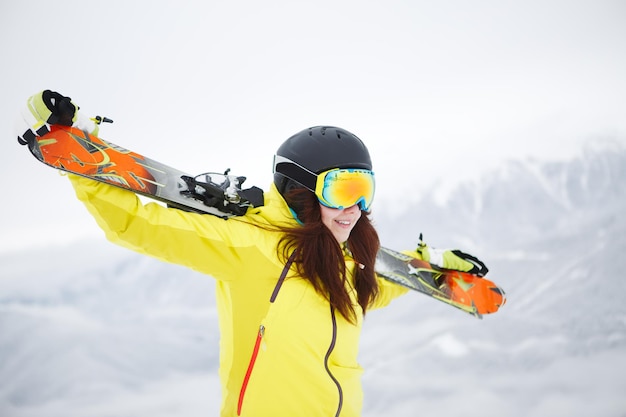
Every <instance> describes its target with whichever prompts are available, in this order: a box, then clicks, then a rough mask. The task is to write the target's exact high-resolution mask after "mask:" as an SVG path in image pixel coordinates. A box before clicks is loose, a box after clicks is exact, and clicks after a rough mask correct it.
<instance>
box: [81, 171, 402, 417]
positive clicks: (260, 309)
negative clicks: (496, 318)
mask: <svg viewBox="0 0 626 417" xmlns="http://www.w3.org/2000/svg"><path fill="white" fill-rule="evenodd" d="M70 179H71V181H72V184H73V185H74V188H75V190H76V194H77V196H78V198H79V199H80V200H81V201H82V202H83V203H84V204H85V205H86V207H87V209H88V210H89V211H90V213H91V214H92V215H93V216H94V218H95V219H96V222H97V223H98V225H99V226H100V227H101V228H102V229H103V230H104V232H105V234H106V237H107V238H108V239H109V240H111V241H112V242H114V243H117V244H120V245H122V246H124V247H127V248H129V249H132V250H134V251H136V252H139V253H143V254H146V255H150V256H153V257H156V258H158V259H161V260H163V261H167V262H172V263H176V264H181V265H185V266H187V267H189V268H192V269H194V270H196V271H200V272H203V273H206V274H208V275H211V276H212V277H214V278H215V279H216V283H217V284H216V286H217V291H216V294H217V295H216V298H217V309H218V316H219V327H220V370H219V376H220V380H221V384H222V406H221V416H222V417H231V416H261V417H279V416H289V417H297V416H306V417H316V416H320V417H322V416H323V417H328V416H341V417H356V416H360V414H361V407H362V400H363V393H362V388H361V381H360V378H361V374H362V368H361V367H360V366H359V364H358V363H357V351H358V342H359V336H360V332H361V324H362V319H363V317H362V312H361V311H360V308H358V309H357V313H358V321H357V323H356V324H352V323H350V322H348V321H347V320H345V319H344V318H343V316H341V314H338V313H335V312H334V311H333V310H332V309H331V307H330V304H329V303H328V301H327V300H326V299H325V298H324V297H323V296H321V295H320V294H318V293H317V292H316V291H315V290H314V289H313V288H312V287H311V285H310V284H309V282H308V281H307V280H305V279H302V278H301V277H299V276H297V274H296V272H295V268H289V267H286V266H285V262H284V261H281V259H280V257H279V256H278V249H277V248H278V242H279V239H280V237H281V234H280V232H277V231H273V230H271V226H272V225H293V224H295V220H294V219H293V217H292V215H291V213H290V211H289V208H288V206H287V205H286V203H285V201H284V200H283V198H282V196H281V195H280V194H279V193H278V191H277V190H276V189H275V187H274V186H273V185H272V188H271V189H270V191H268V192H267V193H266V194H265V205H264V206H263V207H260V208H258V209H253V210H249V211H248V214H246V215H245V216H242V217H233V218H230V219H228V220H224V219H221V218H218V217H215V216H211V215H203V214H196V213H188V212H185V211H181V210H177V209H169V208H166V207H164V206H163V205H161V204H158V203H148V204H146V205H144V204H142V202H141V200H140V199H139V198H137V196H136V195H135V194H134V193H132V192H130V191H126V190H123V189H120V188H117V187H113V186H110V185H107V184H103V183H99V182H96V181H92V180H88V179H85V178H81V177H78V176H74V175H70ZM264 226H265V227H264ZM268 226H270V227H268ZM346 266H347V269H348V270H349V271H353V270H354V267H355V263H354V260H353V259H351V258H350V257H349V255H346ZM283 273H285V274H286V277H285V279H284V281H282V285H277V283H278V282H279V278H280V277H281V274H283ZM379 284H380V296H379V298H378V299H377V301H376V305H374V306H372V308H377V307H382V306H384V305H386V304H388V303H389V302H390V301H391V300H392V299H393V298H395V297H397V296H399V295H401V294H404V293H406V291H407V290H406V289H405V288H403V287H400V286H397V285H394V284H392V283H389V282H387V281H385V280H383V279H381V280H380V281H379ZM354 300H355V301H354V304H355V305H356V306H357V307H358V303H357V302H356V298H355V299H354Z"/></svg>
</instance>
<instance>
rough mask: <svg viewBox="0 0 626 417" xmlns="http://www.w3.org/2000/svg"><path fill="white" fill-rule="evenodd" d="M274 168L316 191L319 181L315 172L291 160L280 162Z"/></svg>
mask: <svg viewBox="0 0 626 417" xmlns="http://www.w3.org/2000/svg"><path fill="white" fill-rule="evenodd" d="M274 169H275V171H276V172H278V173H279V174H282V175H284V176H286V177H288V178H291V179H292V180H294V181H296V182H297V183H299V184H301V185H303V186H304V187H306V188H308V189H309V190H310V191H313V192H315V184H316V182H317V175H316V174H315V173H312V172H308V171H305V170H303V169H302V168H301V167H299V166H298V165H296V164H293V163H289V162H278V163H277V164H276V166H275V168H274Z"/></svg>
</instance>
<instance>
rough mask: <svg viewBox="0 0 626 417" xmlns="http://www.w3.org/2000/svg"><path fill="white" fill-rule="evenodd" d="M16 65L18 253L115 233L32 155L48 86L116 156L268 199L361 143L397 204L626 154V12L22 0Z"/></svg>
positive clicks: (4, 39)
mask: <svg viewBox="0 0 626 417" xmlns="http://www.w3.org/2000/svg"><path fill="white" fill-rule="evenodd" d="M0 59H1V61H2V75H3V77H2V86H3V88H2V92H3V94H4V97H3V99H2V100H0V112H1V113H0V114H2V117H0V133H1V134H2V136H3V137H4V140H3V141H0V158H1V160H2V164H1V166H0V181H2V183H1V184H2V189H3V192H4V193H5V197H4V198H3V203H4V206H5V208H4V210H3V213H4V216H2V218H1V219H0V228H1V230H2V233H1V236H2V240H1V241H0V250H7V249H11V248H19V247H23V246H24V245H27V244H33V243H38V244H48V243H52V242H61V243H62V242H65V241H67V240H71V239H73V238H75V237H76V236H80V235H94V234H96V233H99V232H98V231H97V229H96V226H95V224H94V223H93V221H92V220H91V219H90V218H89V216H88V214H87V213H86V211H85V210H84V209H83V208H82V206H81V205H80V204H79V203H78V202H77V201H76V200H75V199H74V197H73V192H72V190H71V187H70V186H69V184H68V181H67V180H66V179H65V178H62V177H60V176H59V175H56V173H55V172H54V171H53V170H52V169H50V168H47V167H45V166H43V165H41V164H39V163H38V162H36V161H35V160H34V159H33V158H32V157H31V156H30V155H29V154H28V151H27V149H26V148H25V147H20V146H19V145H18V144H17V142H16V140H15V132H14V121H13V120H14V118H15V116H16V115H17V113H18V110H19V109H20V108H21V107H22V106H23V105H24V103H25V100H26V99H27V98H28V97H29V96H30V95H32V94H33V93H35V92H37V91H40V90H43V89H47V88H49V89H53V90H57V91H59V92H61V93H63V94H65V95H69V96H71V97H72V98H73V99H74V101H75V102H76V103H77V104H79V105H80V106H81V110H82V111H84V112H85V113H86V114H88V115H92V116H93V115H96V114H99V115H105V116H108V117H111V118H112V119H114V120H115V123H114V124H113V125H107V126H105V127H104V128H103V129H102V130H101V136H102V137H104V138H106V139H108V140H110V141H112V142H114V143H117V144H120V145H122V146H124V147H126V148H129V149H132V150H135V151H137V152H140V153H143V154H145V155H147V156H150V157H152V158H154V159H157V160H160V161H162V162H164V163H167V164H169V165H172V166H175V167H178V168H180V169H183V170H185V171H188V172H190V173H199V172H204V171H208V170H215V171H222V170H224V169H225V168H231V169H232V171H233V172H234V173H237V174H244V175H247V176H248V178H249V180H248V182H249V184H250V185H252V184H256V185H258V186H261V187H263V188H267V185H268V184H269V182H270V181H271V160H272V155H273V153H274V151H275V149H276V148H277V147H278V146H279V145H280V143H281V142H282V141H283V140H284V139H286V138H287V137H289V136H290V135H292V134H293V133H295V132H297V131H299V130H301V129H303V128H306V127H308V126H312V125H318V124H330V125H338V126H341V127H344V128H346V129H348V130H350V131H352V132H353V133H355V134H357V135H358V136H360V137H361V138H362V139H363V140H364V141H365V142H366V144H367V145H368V147H369V148H370V152H371V153H372V156H373V159H374V168H375V171H376V174H377V178H378V190H377V199H378V201H377V204H379V205H380V206H381V207H382V206H383V203H382V202H384V204H392V203H393V204H397V203H398V202H400V203H401V202H402V201H404V199H405V198H410V199H414V198H415V197H416V196H417V195H419V191H420V190H422V189H424V187H426V186H427V185H428V184H433V183H436V182H437V181H440V180H444V181H458V180H460V179H463V178H467V177H468V176H471V175H473V174H474V173H475V172H482V171H484V170H485V169H487V168H490V167H493V166H495V165H497V164H499V163H501V162H502V161H504V160H507V159H509V158H512V157H515V158H518V157H529V156H533V157H537V158H557V157H570V156H571V155H573V154H576V153H578V152H580V149H581V144H582V143H583V142H585V141H590V140H591V141H599V140H604V139H607V138H608V139H611V138H613V139H614V140H617V141H618V142H619V143H622V144H624V143H626V140H625V139H624V137H625V135H626V76H625V75H624V74H626V2H624V1H603V0H594V1H571V0H568V1H502V0H497V1H473V2H469V1H437V2H433V1H417V0H406V1H399V0H388V1H363V0H362V1H337V0H333V1H327V0H322V1H320V0H317V1H311V2H296V1H264V2H258V1H248V0H247V1H238V2H225V1H223V2H217V1H212V2H208V1H201V0H198V1H184V0H177V1H168V2H165V1H152V2H150V3H147V2H132V1H127V0H124V1H118V0H114V1H111V0H109V1H106V2H91V1H84V0H57V1H54V2H52V1H44V0H38V1H35V0H21V1H19V2H18V1H4V2H2V4H1V5H0Z"/></svg>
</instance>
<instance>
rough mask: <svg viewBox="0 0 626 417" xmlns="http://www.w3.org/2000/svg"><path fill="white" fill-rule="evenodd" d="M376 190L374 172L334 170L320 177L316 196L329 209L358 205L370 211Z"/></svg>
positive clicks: (316, 186) (323, 173)
mask: <svg viewBox="0 0 626 417" xmlns="http://www.w3.org/2000/svg"><path fill="white" fill-rule="evenodd" d="M375 188H376V187H375V182H374V173H373V172H372V171H369V170H366V169H350V168H348V169H332V170H330V171H326V172H322V173H321V174H319V175H318V177H317V183H316V185H315V195H316V196H317V198H318V200H319V201H320V203H322V204H323V205H325V206H327V207H332V208H340V209H343V208H347V207H352V206H353V205H355V204H358V205H359V207H360V208H361V210H369V208H370V206H371V204H372V201H373V200H374V189H375Z"/></svg>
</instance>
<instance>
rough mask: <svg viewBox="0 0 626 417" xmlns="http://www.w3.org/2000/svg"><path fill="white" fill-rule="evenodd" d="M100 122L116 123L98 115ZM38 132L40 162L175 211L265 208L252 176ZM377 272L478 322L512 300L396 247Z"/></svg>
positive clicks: (30, 138)
mask: <svg viewBox="0 0 626 417" xmlns="http://www.w3.org/2000/svg"><path fill="white" fill-rule="evenodd" d="M96 120H98V122H100V121H110V120H109V119H106V118H98V117H97V118H96ZM37 134H38V135H39V136H37V135H35V134H29V135H24V138H23V139H19V142H20V144H22V145H26V146H28V149H29V150H30V152H31V154H32V155H33V156H34V157H35V158H36V159H37V160H39V161H40V162H42V163H44V164H46V165H48V166H50V167H53V168H56V169H59V170H62V171H65V172H70V173H73V174H77V175H82V176H84V177H88V178H92V179H94V180H97V181H101V182H105V183H108V184H111V185H114V186H116V187H120V188H124V189H127V190H131V191H133V192H135V193H137V194H140V195H143V196H147V197H150V198H153V199H155V200H158V201H161V202H163V203H166V204H167V205H168V206H171V207H175V208H178V209H182V210H187V211H194V212H198V213H205V214H210V215H214V216H218V217H222V218H228V217H232V216H241V215H244V214H245V213H246V211H247V210H248V209H249V208H250V207H258V206H261V205H263V190H261V189H260V188H258V187H251V188H248V189H242V184H243V183H244V181H245V180H246V178H245V177H242V176H235V175H230V174H229V171H228V170H226V171H225V172H224V173H223V174H219V173H204V174H200V175H195V176H192V175H189V174H187V173H185V172H183V171H180V170H178V169H175V168H172V167H169V166H167V165H165V164H163V163H161V162H158V161H155V160H153V159H150V158H148V157H145V156H143V155H141V154H139V153H136V152H133V151H130V150H127V149H125V148H123V147H121V146H118V145H116V144H114V143H111V142H108V141H106V140H104V139H102V138H99V137H97V136H94V135H91V134H89V133H87V132H84V131H82V130H80V129H78V128H75V127H67V126H61V125H50V126H45V127H44V128H42V129H40V130H39V131H38V132H37ZM375 268H376V273H377V274H378V275H379V276H381V277H383V278H384V279H387V280H389V281H393V282H395V283H397V284H399V285H402V286H405V287H407V288H410V289H411V290H414V291H417V292H420V293H422V294H425V295H427V296H430V297H432V298H434V299H436V300H439V301H441V302H444V303H446V304H449V305H451V306H453V307H456V308H458V309H460V310H462V311H464V312H466V313H468V314H471V315H473V316H474V317H477V318H482V315H483V314H490V313H495V312H496V311H498V309H499V308H500V307H501V306H502V305H504V303H505V302H506V297H505V293H504V291H503V290H502V289H501V288H500V287H498V286H497V285H496V284H494V283H493V282H492V281H490V280H488V279H485V278H482V277H479V276H476V275H472V274H469V273H465V272H459V271H454V270H446V269H441V268H437V267H436V266H434V265H431V264H430V263H428V262H425V261H422V260H419V259H415V258H413V257H411V256H408V255H405V254H402V253H400V252H397V251H394V250H392V249H387V248H384V247H383V248H381V249H380V251H379V252H378V254H377V257H376V265H375Z"/></svg>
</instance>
